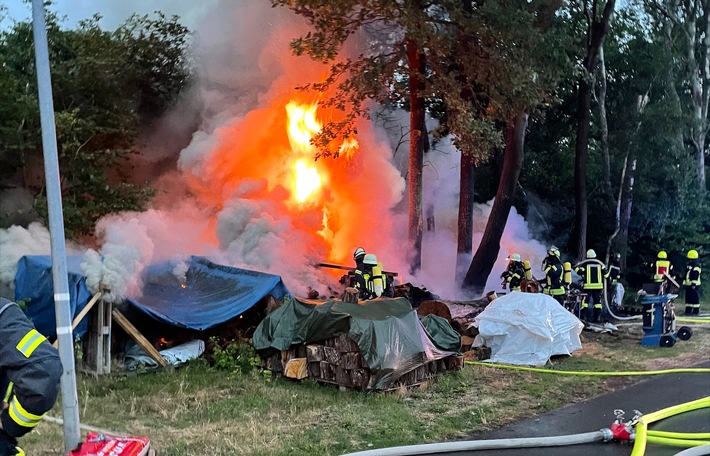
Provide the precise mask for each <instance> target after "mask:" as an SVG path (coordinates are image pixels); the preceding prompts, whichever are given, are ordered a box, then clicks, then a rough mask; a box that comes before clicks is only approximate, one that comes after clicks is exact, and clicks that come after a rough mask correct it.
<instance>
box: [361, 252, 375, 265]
mask: <svg viewBox="0 0 710 456" xmlns="http://www.w3.org/2000/svg"><path fill="white" fill-rule="evenodd" d="M362 262H363V263H365V264H370V265H373V266H375V265H377V257H376V256H375V255H374V254H373V253H368V254H367V255H365V259H364V260H362Z"/></svg>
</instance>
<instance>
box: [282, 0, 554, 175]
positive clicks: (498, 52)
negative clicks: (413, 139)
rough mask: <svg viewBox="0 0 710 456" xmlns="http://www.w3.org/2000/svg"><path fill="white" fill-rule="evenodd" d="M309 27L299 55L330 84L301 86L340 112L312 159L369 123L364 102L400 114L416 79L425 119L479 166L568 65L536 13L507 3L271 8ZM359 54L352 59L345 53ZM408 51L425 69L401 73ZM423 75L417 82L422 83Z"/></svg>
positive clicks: (309, 1) (298, 43)
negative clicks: (359, 48) (325, 69)
mask: <svg viewBox="0 0 710 456" xmlns="http://www.w3.org/2000/svg"><path fill="white" fill-rule="evenodd" d="M272 4H273V5H275V6H285V7H289V8H291V9H293V10H294V11H295V12H296V13H298V14H300V15H302V16H304V17H305V18H307V19H308V20H309V21H310V22H311V24H312V26H313V30H312V31H310V32H308V33H307V34H306V35H304V36H301V37H299V38H297V39H295V40H294V41H293V42H292V44H291V45H292V48H293V50H294V52H295V54H297V55H303V54H306V55H309V56H310V57H311V58H313V59H314V60H316V61H320V62H324V63H331V65H332V66H331V72H330V75H329V76H328V77H327V78H326V79H325V80H324V81H321V82H317V83H312V84H309V85H306V86H304V88H305V89H311V90H315V91H318V92H321V93H324V94H325V95H326V98H325V101H324V102H323V104H325V105H327V106H333V107H336V108H337V109H340V110H342V111H344V114H343V116H344V119H339V120H336V121H333V122H330V123H329V124H327V125H325V127H324V129H323V131H322V132H321V134H320V135H319V136H318V137H316V138H315V140H314V143H315V145H316V146H318V147H319V149H320V151H321V152H320V155H324V156H328V155H334V156H337V155H338V150H339V147H340V143H341V142H342V141H343V140H344V139H345V138H347V137H349V136H351V135H353V134H354V133H355V129H354V122H355V119H357V118H358V117H365V118H368V117H369V116H370V112H369V108H370V105H369V104H367V103H366V101H367V100H374V101H376V102H378V103H381V104H394V105H398V106H402V107H405V108H406V107H407V101H408V99H409V90H410V88H409V84H410V82H411V80H412V79H414V78H417V79H421V80H422V82H423V95H424V98H425V100H426V102H427V105H428V106H429V110H430V112H431V113H432V114H433V115H435V116H436V117H437V118H439V120H440V122H441V126H440V128H439V130H438V131H437V132H435V139H436V137H440V136H443V135H445V134H449V133H452V134H453V135H454V143H455V145H456V146H457V147H459V149H461V150H462V151H464V153H467V154H471V155H473V156H474V157H475V159H476V160H477V161H483V160H485V159H486V158H487V157H488V155H489V153H490V150H491V149H492V148H495V147H499V146H501V145H502V136H501V128H500V127H501V124H505V123H506V122H507V121H508V120H509V119H511V118H512V117H513V116H514V115H515V114H516V113H518V112H520V111H523V110H527V109H530V108H533V107H535V106H537V105H538V104H539V103H541V102H543V101H545V100H547V99H548V98H549V97H550V93H551V91H552V89H553V87H554V85H555V84H556V81H557V79H558V74H559V67H560V65H558V64H559V63H560V62H561V61H562V60H564V59H566V56H565V55H564V53H561V52H559V51H558V50H557V47H555V46H550V43H551V42H553V43H554V42H556V41H557V40H558V38H556V36H557V35H555V33H553V32H550V33H548V30H547V29H545V30H543V28H541V27H539V26H538V24H536V18H538V17H540V16H539V14H540V12H536V11H534V10H529V9H528V8H526V7H522V6H521V5H517V4H513V3H509V2H497V1H492V2H485V3H483V4H481V5H471V4H467V3H465V2H446V1H441V2H435V3H433V4H432V3H430V2H429V3H426V2H408V3H401V2H397V1H386V2H380V3H378V4H377V5H373V4H371V3H367V2H355V3H353V2H345V1H336V2H332V1H325V0H300V1H297V2H291V1H287V0H272ZM355 41H358V42H359V43H360V44H361V45H363V43H367V44H365V47H366V49H367V50H366V51H365V52H363V53H361V54H360V55H358V56H357V57H355V56H351V55H349V54H348V52H347V51H346V49H347V47H348V46H347V45H348V44H349V43H352V42H355ZM408 49H417V50H419V52H421V53H422V57H423V59H424V61H425V64H426V68H425V69H424V71H423V73H422V72H420V69H419V68H409V67H408V63H407V62H409V59H410V56H409V55H408ZM420 73H421V74H420Z"/></svg>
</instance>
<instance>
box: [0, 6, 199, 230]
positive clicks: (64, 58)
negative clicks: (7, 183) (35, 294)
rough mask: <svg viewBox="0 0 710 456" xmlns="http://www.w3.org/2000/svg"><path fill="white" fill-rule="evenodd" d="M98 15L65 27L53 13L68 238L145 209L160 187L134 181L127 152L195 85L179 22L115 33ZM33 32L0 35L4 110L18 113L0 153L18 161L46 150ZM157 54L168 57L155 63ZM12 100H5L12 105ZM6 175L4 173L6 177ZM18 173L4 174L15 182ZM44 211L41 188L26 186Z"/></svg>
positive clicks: (24, 27)
mask: <svg viewBox="0 0 710 456" xmlns="http://www.w3.org/2000/svg"><path fill="white" fill-rule="evenodd" d="M99 19H100V17H99V16H94V17H93V18H91V19H88V20H85V21H83V22H81V23H80V26H79V27H78V28H77V29H76V30H63V29H61V28H60V26H59V23H58V21H57V18H56V17H55V16H53V15H51V14H50V15H49V16H48V20H47V33H48V40H49V44H50V49H49V51H50V64H51V70H52V82H53V95H54V107H55V116H56V123H57V144H58V149H59V161H60V168H61V170H62V176H61V177H62V193H63V195H62V196H63V200H64V201H63V203H64V215H65V226H66V229H67V234H68V236H69V237H72V236H75V235H81V234H89V233H91V232H92V231H93V227H94V225H95V222H96V221H97V220H98V219H99V218H100V217H102V216H103V215H105V214H109V213H112V212H119V211H123V210H140V209H142V208H144V207H145V205H146V203H147V201H148V198H149V197H150V196H151V195H152V190H151V189H149V188H147V187H142V186H139V185H134V184H129V183H127V180H128V177H129V173H130V170H129V169H128V167H129V163H128V161H127V160H126V158H127V156H128V155H130V154H133V153H135V150H134V141H135V138H136V135H137V133H138V130H139V128H140V125H141V122H142V121H144V120H146V119H150V118H152V117H154V116H157V115H159V114H160V113H161V112H164V111H165V110H166V109H167V108H168V107H170V106H172V104H173V103H174V101H175V100H176V99H177V96H178V95H179V93H180V90H181V89H182V88H183V87H184V86H185V84H187V83H189V73H190V67H189V65H187V56H186V55H185V52H186V48H185V43H186V41H185V40H186V35H187V33H188V31H187V29H185V28H184V27H182V26H180V25H179V24H178V23H177V18H172V19H171V20H166V19H165V18H164V17H163V16H161V15H159V17H158V19H157V20H150V19H148V18H147V17H143V18H136V17H133V18H131V19H129V21H127V23H126V24H125V25H123V26H121V27H119V28H118V29H117V30H116V31H115V32H107V31H104V30H101V28H100V27H99V25H98V22H99ZM32 46H33V41H32V26H31V23H29V22H20V23H17V24H15V25H14V27H12V28H11V29H10V30H7V31H4V32H2V33H1V34H0V55H2V56H3V57H4V62H5V64H4V65H3V67H2V69H0V85H6V86H7V88H8V90H7V92H4V91H3V93H0V105H3V106H12V107H13V114H12V115H9V116H7V117H5V116H3V117H2V118H1V119H0V135H2V137H3V139H6V140H7V141H3V142H2V144H1V145H0V157H3V156H4V157H8V159H10V160H12V159H13V158H15V159H17V158H19V159H18V160H16V162H15V163H17V166H16V169H15V170H12V172H8V175H9V174H16V173H18V172H19V173H23V171H24V168H25V162H26V160H25V158H26V157H32V156H38V155H39V153H40V152H41V142H40V137H39V130H40V128H39V111H38V104H37V101H36V96H35V95H34V94H36V93H37V89H36V76H35V67H34V53H33V49H32ZM156 56H159V57H160V60H159V61H157V62H159V64H158V63H157V62H156V61H154V60H153V58H154V57H156ZM5 101H7V104H6V103H5ZM0 177H1V176H0ZM10 177H12V176H6V179H9V178H10ZM24 185H25V186H26V187H28V188H30V189H31V190H32V191H33V192H34V193H35V195H36V207H37V208H38V209H39V212H40V213H46V212H45V211H46V201H45V198H44V196H43V192H44V188H43V186H42V183H41V182H24Z"/></svg>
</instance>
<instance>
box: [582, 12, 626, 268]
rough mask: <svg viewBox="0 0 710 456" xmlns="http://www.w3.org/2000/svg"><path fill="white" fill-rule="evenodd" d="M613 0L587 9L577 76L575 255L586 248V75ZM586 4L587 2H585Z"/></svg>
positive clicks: (589, 99) (588, 106)
mask: <svg viewBox="0 0 710 456" xmlns="http://www.w3.org/2000/svg"><path fill="white" fill-rule="evenodd" d="M615 3H616V0H608V1H607V2H606V4H605V5H604V11H603V13H602V15H601V17H598V14H597V8H596V5H597V2H596V1H594V2H593V5H592V10H591V11H589V10H588V11H587V17H588V18H589V20H590V23H589V25H588V27H587V54H586V56H585V57H584V69H585V70H586V72H585V74H583V75H582V76H580V78H579V82H578V92H577V139H576V141H575V159H574V202H575V214H574V228H573V231H572V233H573V242H574V244H575V245H574V250H575V251H576V254H577V259H578V260H581V259H582V258H584V257H585V252H586V250H587V175H586V173H587V151H588V144H587V143H588V141H589V128H590V121H591V113H590V109H591V104H592V91H591V90H592V88H591V86H590V84H589V81H588V80H587V77H588V75H592V74H594V70H595V68H596V67H597V62H598V58H599V49H600V48H601V47H602V45H603V44H604V37H605V36H606V34H607V32H608V31H609V25H610V24H611V16H612V13H613V12H614V5H615ZM585 7H588V5H587V4H586V3H585Z"/></svg>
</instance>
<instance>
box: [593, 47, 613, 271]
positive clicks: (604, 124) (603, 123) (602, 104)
mask: <svg viewBox="0 0 710 456" xmlns="http://www.w3.org/2000/svg"><path fill="white" fill-rule="evenodd" d="M597 73H598V75H599V85H598V86H597V87H598V90H597V104H598V105H599V127H600V129H601V138H600V141H601V146H602V157H603V163H604V166H603V167H604V194H605V195H606V199H607V204H608V205H609V211H610V213H611V216H612V218H614V216H615V214H616V200H615V198H614V189H613V188H612V185H611V157H610V154H609V122H608V120H607V115H606V63H605V61H604V46H602V47H600V48H599V67H598V71H597ZM607 260H608V259H607Z"/></svg>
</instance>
